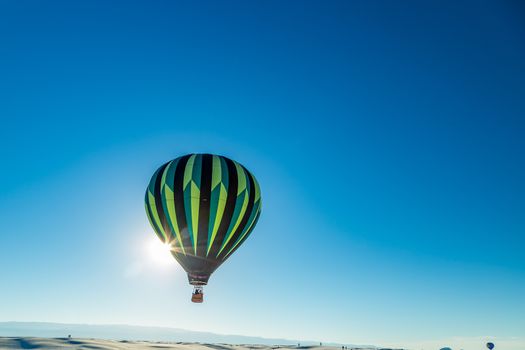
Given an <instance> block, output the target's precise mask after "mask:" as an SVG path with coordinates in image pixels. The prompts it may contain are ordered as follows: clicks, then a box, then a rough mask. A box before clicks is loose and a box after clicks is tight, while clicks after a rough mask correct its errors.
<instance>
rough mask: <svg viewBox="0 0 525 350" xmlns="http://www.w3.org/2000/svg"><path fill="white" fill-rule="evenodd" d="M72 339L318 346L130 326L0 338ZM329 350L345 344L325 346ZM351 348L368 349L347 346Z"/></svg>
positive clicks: (40, 326) (21, 327)
mask: <svg viewBox="0 0 525 350" xmlns="http://www.w3.org/2000/svg"><path fill="white" fill-rule="evenodd" d="M68 335H71V336H72V337H74V338H99V339H112V340H123V339H125V340H148V341H169V342H188V343H190V342H191V343H193V342H197V343H225V344H261V345H296V346H297V345H298V344H301V346H308V345H319V342H318V341H317V342H316V341H305V340H290V339H278V338H275V339H272V338H261V337H251V336H244V335H226V334H216V333H209V332H197V331H189V330H185V329H180V328H168V327H145V326H129V325H90V324H65V323H48V322H0V336H4V337H44V338H61V337H67V336H68ZM323 345H326V346H339V347H340V346H341V345H343V344H335V343H330V344H328V343H326V344H325V343H323ZM344 345H346V346H348V347H349V348H351V347H369V348H375V347H372V346H357V345H351V344H344Z"/></svg>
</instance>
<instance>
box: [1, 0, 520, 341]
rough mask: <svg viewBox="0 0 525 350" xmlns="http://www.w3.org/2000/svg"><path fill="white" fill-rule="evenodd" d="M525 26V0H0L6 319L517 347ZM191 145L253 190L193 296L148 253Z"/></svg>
mask: <svg viewBox="0 0 525 350" xmlns="http://www.w3.org/2000/svg"><path fill="white" fill-rule="evenodd" d="M524 37H525V8H524V6H523V4H521V3H520V2H519V1H492V2H486V1H471V2H464V1H459V2H457V1H450V2H448V3H447V2H443V1H426V2H424V3H422V2H419V1H413V2H412V1H406V2H397V1H384V2H383V1H345V2H336V1H318V2H312V1H304V2H303V1H249V2H247V1H239V2H216V1H210V2H193V1H185V2H173V1H157V2H151V1H141V2H137V1H121V2H118V1H112V2H108V1H82V2H78V1H75V2H71V1H64V2H59V1H55V2H52V4H49V2H42V1H2V2H1V3H0V118H1V120H2V125H1V127H0V157H1V160H2V162H1V165H0V167H1V168H0V210H1V213H2V214H1V216H0V276H1V286H0V320H3V321H8V320H18V321H57V322H79V323H128V324H139V325H162V326H174V327H181V328H188V329H196V330H206V331H213V332H222V333H230V334H249V335H260V336H272V337H287V338H302V339H319V340H324V341H339V342H354V343H359V342H361V343H375V344H387V343H388V344H390V343H392V344H393V343H400V344H418V345H417V346H418V347H419V348H420V347H422V346H420V344H422V342H424V341H427V340H428V341H430V340H436V339H451V338H452V337H460V338H461V337H465V338H469V337H470V338H472V337H486V336H491V337H495V338H496V339H501V340H502V341H503V339H513V337H517V338H519V339H524V338H525V317H524V315H525V301H524V295H525V254H524V245H525V215H524V212H525V187H524V183H525V181H524V178H525V161H524V160H525V157H524V150H525V138H524V135H525V121H524V120H525V119H524V116H525V45H524V41H523V38H524ZM189 152H210V153H217V154H223V155H226V156H229V157H231V158H233V159H236V160H238V161H239V162H241V163H243V164H244V165H245V166H246V167H247V168H248V169H250V170H251V171H252V172H253V173H254V174H255V175H256V176H257V178H258V179H259V182H260V185H261V189H262V194H263V212H262V216H261V219H260V221H259V224H258V226H257V228H256V229H255V231H254V232H253V234H252V236H251V237H250V239H249V240H248V241H246V243H245V244H244V246H243V247H242V249H240V250H238V251H237V252H236V253H235V254H234V255H233V256H232V257H231V259H230V260H229V261H228V263H227V264H224V265H223V266H222V267H221V268H220V269H219V270H218V271H217V272H216V273H215V274H214V275H213V276H212V278H211V280H210V285H209V286H208V287H207V289H206V293H207V300H206V302H205V303H204V304H203V305H193V304H191V303H190V302H189V293H190V287H189V286H188V285H187V280H186V277H185V276H184V274H183V272H182V270H181V269H180V268H179V267H177V266H176V265H175V263H173V265H168V266H161V265H160V264H158V263H156V262H154V261H152V258H151V256H150V255H148V254H146V252H145V251H146V248H145V247H146V246H147V245H148V244H149V239H150V238H154V234H153V231H152V229H151V228H150V227H149V224H148V222H147V218H146V215H145V213H144V206H143V202H142V201H143V195H144V191H145V188H146V185H147V183H148V180H149V177H150V176H151V174H152V172H153V171H154V170H155V169H156V168H157V167H158V166H159V165H160V164H162V163H163V162H165V161H166V160H168V159H171V158H174V157H177V156H180V155H182V154H185V153H189ZM461 339H463V338H461ZM443 345H447V344H443Z"/></svg>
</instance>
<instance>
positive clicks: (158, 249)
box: [148, 237, 175, 266]
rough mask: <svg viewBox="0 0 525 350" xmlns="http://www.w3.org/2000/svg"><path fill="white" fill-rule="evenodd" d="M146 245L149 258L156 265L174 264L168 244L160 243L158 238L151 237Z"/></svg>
mask: <svg viewBox="0 0 525 350" xmlns="http://www.w3.org/2000/svg"><path fill="white" fill-rule="evenodd" d="M152 238H154V239H151V240H150V242H149V245H148V251H149V255H150V257H151V260H152V261H154V262H155V263H156V264H158V265H166V266H167V265H172V264H175V259H174V258H173V256H172V255H171V252H170V249H171V247H170V245H169V244H164V243H162V242H161V241H160V240H159V239H158V238H156V237H152Z"/></svg>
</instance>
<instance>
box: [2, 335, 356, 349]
mask: <svg viewBox="0 0 525 350" xmlns="http://www.w3.org/2000/svg"><path fill="white" fill-rule="evenodd" d="M277 348H279V349H283V350H292V349H293V350H298V349H306V350H340V349H341V348H340V347H331V346H322V347H321V346H304V347H295V346H279V347H277V346H268V345H228V344H199V343H176V342H173V343H167V342H148V341H127V340H121V341H118V340H101V339H76V338H71V339H67V338H30V337H24V338H19V337H14V338H10V337H5V338H0V349H43V350H47V349H99V350H108V349H136V350H153V349H155V350H162V349H177V350H272V349H277ZM349 349H350V348H349Z"/></svg>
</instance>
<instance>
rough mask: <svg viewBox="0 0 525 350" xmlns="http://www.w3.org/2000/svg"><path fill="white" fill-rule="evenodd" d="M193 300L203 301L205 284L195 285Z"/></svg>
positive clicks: (196, 301)
mask: <svg viewBox="0 0 525 350" xmlns="http://www.w3.org/2000/svg"><path fill="white" fill-rule="evenodd" d="M191 301H192V302H194V303H202V302H203V301H204V286H193V293H191Z"/></svg>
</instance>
